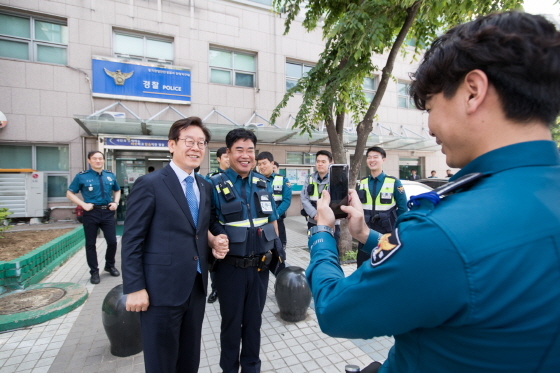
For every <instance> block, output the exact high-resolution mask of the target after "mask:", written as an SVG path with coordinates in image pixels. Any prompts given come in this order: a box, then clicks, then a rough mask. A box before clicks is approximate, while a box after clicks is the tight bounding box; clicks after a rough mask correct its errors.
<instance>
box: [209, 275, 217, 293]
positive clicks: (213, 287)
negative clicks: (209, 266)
mask: <svg viewBox="0 0 560 373" xmlns="http://www.w3.org/2000/svg"><path fill="white" fill-rule="evenodd" d="M215 277H216V275H215V274H214V271H212V272H210V280H211V281H212V285H211V287H212V291H214V290H216V280H215Z"/></svg>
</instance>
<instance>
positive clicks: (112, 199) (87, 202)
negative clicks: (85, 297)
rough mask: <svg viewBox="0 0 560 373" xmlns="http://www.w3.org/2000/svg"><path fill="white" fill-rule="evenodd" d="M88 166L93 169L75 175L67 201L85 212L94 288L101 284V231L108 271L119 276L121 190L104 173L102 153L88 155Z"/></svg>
mask: <svg viewBox="0 0 560 373" xmlns="http://www.w3.org/2000/svg"><path fill="white" fill-rule="evenodd" d="M88 163H89V164H90V166H91V168H90V169H89V170H86V171H82V172H80V173H79V174H77V175H76V177H75V178H74V180H73V181H72V183H71V184H70V186H69V187H68V191H66V197H68V199H69V200H70V201H72V202H74V203H75V204H77V205H80V206H82V208H83V209H84V215H83V217H82V222H83V226H84V234H85V236H86V257H87V262H88V266H89V269H90V271H89V272H90V274H91V279H90V281H91V283H92V284H99V282H100V278H99V268H98V266H97V251H96V250H95V243H96V237H97V230H98V228H101V230H102V231H103V236H104V237H105V241H106V242H107V252H106V253H105V271H107V272H109V274H111V276H119V275H120V273H119V271H118V270H117V269H116V268H115V254H116V252H117V234H116V230H115V210H116V209H117V207H118V206H119V200H120V198H121V188H120V186H119V184H118V183H117V178H116V177H115V175H114V174H113V173H112V172H109V171H107V170H104V169H103V165H104V164H105V157H104V156H103V153H101V152H100V151H99V150H93V151H91V152H89V153H88ZM78 192H81V193H82V197H83V199H84V200H83V201H82V200H81V199H80V198H78V196H77V195H76V193H78ZM113 192H114V194H113Z"/></svg>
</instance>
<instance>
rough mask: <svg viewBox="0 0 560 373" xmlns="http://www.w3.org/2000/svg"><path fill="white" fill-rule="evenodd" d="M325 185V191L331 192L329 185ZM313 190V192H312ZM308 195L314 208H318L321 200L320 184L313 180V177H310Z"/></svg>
mask: <svg viewBox="0 0 560 373" xmlns="http://www.w3.org/2000/svg"><path fill="white" fill-rule="evenodd" d="M322 185H324V187H323V189H326V190H329V184H328V183H327V184H322ZM311 189H312V190H311ZM307 194H308V195H309V201H310V202H311V204H312V205H313V207H315V208H317V201H318V200H319V198H321V193H319V183H318V182H316V181H315V179H313V176H312V175H309V184H308V185H307Z"/></svg>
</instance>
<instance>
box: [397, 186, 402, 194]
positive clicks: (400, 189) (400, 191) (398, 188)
mask: <svg viewBox="0 0 560 373" xmlns="http://www.w3.org/2000/svg"><path fill="white" fill-rule="evenodd" d="M397 190H398V191H399V193H400V194H403V193H404V187H403V186H402V185H401V186H400V187H397Z"/></svg>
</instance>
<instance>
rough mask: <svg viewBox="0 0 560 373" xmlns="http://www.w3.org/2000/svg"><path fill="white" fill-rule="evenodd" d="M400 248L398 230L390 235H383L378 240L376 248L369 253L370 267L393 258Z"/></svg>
mask: <svg viewBox="0 0 560 373" xmlns="http://www.w3.org/2000/svg"><path fill="white" fill-rule="evenodd" d="M401 246H402V245H401V240H400V239H399V230H398V228H397V229H395V230H394V231H393V232H391V233H387V234H384V235H383V236H381V238H380V239H379V243H378V244H377V247H376V248H375V249H373V250H372V252H371V266H372V267H377V266H378V265H380V264H381V263H383V262H385V261H386V260H387V259H389V258H390V257H391V256H393V254H394V253H395V252H396V251H397V250H398V249H400V248H401Z"/></svg>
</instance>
